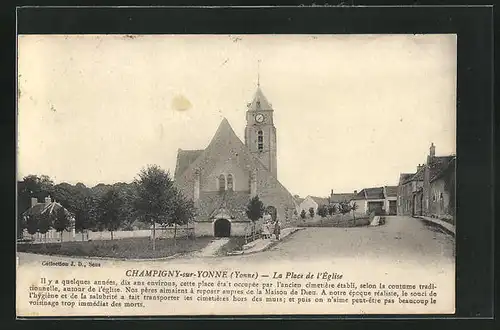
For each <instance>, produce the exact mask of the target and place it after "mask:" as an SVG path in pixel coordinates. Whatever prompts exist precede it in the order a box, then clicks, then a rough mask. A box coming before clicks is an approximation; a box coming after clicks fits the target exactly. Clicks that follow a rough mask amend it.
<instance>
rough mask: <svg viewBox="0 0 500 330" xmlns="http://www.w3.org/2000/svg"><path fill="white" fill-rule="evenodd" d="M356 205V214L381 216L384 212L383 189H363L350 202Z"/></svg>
mask: <svg viewBox="0 0 500 330" xmlns="http://www.w3.org/2000/svg"><path fill="white" fill-rule="evenodd" d="M354 203H356V205H357V206H358V208H357V210H356V211H357V212H358V213H371V212H376V213H380V214H382V213H383V211H385V196H384V188H383V187H375V188H364V189H362V190H361V191H360V192H359V193H357V194H356V195H355V196H354V197H353V198H352V200H351V204H354Z"/></svg>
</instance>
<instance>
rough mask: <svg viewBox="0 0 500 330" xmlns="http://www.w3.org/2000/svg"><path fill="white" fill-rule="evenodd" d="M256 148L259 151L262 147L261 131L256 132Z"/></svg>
mask: <svg viewBox="0 0 500 330" xmlns="http://www.w3.org/2000/svg"><path fill="white" fill-rule="evenodd" d="M257 148H258V150H259V151H262V150H263V149H264V136H263V133H262V131H258V132H257Z"/></svg>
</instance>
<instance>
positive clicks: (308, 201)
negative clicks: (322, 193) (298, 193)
mask: <svg viewBox="0 0 500 330" xmlns="http://www.w3.org/2000/svg"><path fill="white" fill-rule="evenodd" d="M328 203H329V201H328V198H324V197H316V196H307V197H306V198H304V200H303V201H302V203H300V205H299V209H300V211H299V214H300V212H302V210H304V211H306V213H307V215H308V216H309V209H310V208H311V207H312V208H313V209H314V214H316V213H317V211H318V207H320V206H321V205H328Z"/></svg>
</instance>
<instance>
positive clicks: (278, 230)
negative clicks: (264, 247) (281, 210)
mask: <svg viewBox="0 0 500 330" xmlns="http://www.w3.org/2000/svg"><path fill="white" fill-rule="evenodd" d="M280 233H281V223H280V222H279V220H278V219H277V218H276V221H275V222H274V235H275V236H276V240H278V241H279V239H280Z"/></svg>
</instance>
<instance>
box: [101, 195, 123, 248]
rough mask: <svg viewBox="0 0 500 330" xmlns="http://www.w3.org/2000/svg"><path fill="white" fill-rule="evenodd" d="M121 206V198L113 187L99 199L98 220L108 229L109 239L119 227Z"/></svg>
mask: <svg viewBox="0 0 500 330" xmlns="http://www.w3.org/2000/svg"><path fill="white" fill-rule="evenodd" d="M122 207H123V200H122V199H121V197H120V195H119V194H118V192H117V191H116V189H114V188H112V189H110V190H109V191H108V192H107V193H105V194H104V196H103V197H102V198H101V200H100V201H99V205H98V222H100V223H101V224H102V225H103V227H104V228H106V229H107V230H109V232H110V233H111V239H113V232H114V231H116V230H117V229H118V228H119V227H120V224H121V211H122Z"/></svg>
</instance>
